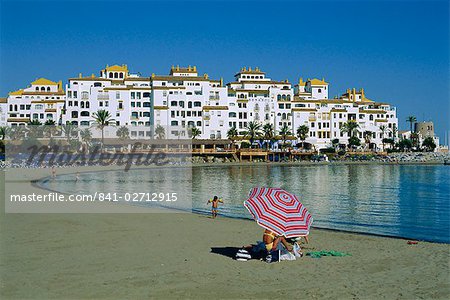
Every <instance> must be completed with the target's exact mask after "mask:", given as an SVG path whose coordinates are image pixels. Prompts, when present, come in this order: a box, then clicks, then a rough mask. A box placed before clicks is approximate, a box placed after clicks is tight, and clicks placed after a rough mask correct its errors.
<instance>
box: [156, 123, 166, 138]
mask: <svg viewBox="0 0 450 300" xmlns="http://www.w3.org/2000/svg"><path fill="white" fill-rule="evenodd" d="M155 135H156V138H157V139H158V140H162V139H163V138H165V136H166V131H165V129H164V127H162V126H161V125H158V126H156V128H155Z"/></svg>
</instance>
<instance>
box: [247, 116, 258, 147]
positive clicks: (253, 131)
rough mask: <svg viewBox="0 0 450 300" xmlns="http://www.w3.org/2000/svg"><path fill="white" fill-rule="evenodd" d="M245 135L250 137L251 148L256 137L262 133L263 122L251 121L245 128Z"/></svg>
mask: <svg viewBox="0 0 450 300" xmlns="http://www.w3.org/2000/svg"><path fill="white" fill-rule="evenodd" d="M245 130H246V131H245V135H246V136H248V137H249V140H250V148H251V147H253V142H254V141H255V139H256V138H257V137H258V136H260V135H261V124H260V123H259V122H256V121H250V122H248V124H247V127H246V128H245Z"/></svg>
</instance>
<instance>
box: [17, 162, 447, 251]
mask: <svg viewBox="0 0 450 300" xmlns="http://www.w3.org/2000/svg"><path fill="white" fill-rule="evenodd" d="M333 165H402V166H403V165H430V166H435V165H440V164H434V163H424V162H420V163H403V164H396V163H379V162H337V163H329V162H300V163H299V162H285V163H278V162H245V163H242V162H240V163H235V162H230V163H204V164H191V165H181V166H180V165H166V166H147V167H137V168H132V169H130V170H145V169H162V168H180V167H181V168H199V167H207V168H214V167H217V168H222V167H228V166H231V167H236V166H257V167H264V166H267V167H272V166H333ZM44 169H46V168H44ZM80 169H81V170H80ZM29 170H30V169H27V171H29ZM34 170H38V171H41V170H42V169H34ZM57 170H58V175H73V174H76V173H80V174H83V173H97V172H109V171H112V172H114V171H123V167H122V166H107V167H105V166H95V167H92V166H78V167H67V168H58V169H57ZM27 173H28V172H27ZM125 174H126V173H125ZM36 175H38V174H34V176H32V178H25V180H24V181H25V182H29V185H30V186H31V187H33V188H34V189H37V190H40V191H48V192H53V193H59V194H67V193H65V192H61V191H56V190H53V189H51V188H46V187H43V186H42V185H40V184H39V183H38V182H39V181H43V180H46V179H49V178H51V175H50V174H48V175H47V176H44V177H39V176H36ZM14 181H17V180H14ZM99 204H100V205H101V203H99ZM108 204H110V205H117V204H119V206H121V207H123V206H129V207H132V208H133V209H138V210H139V209H163V210H171V211H173V212H175V213H190V214H194V215H200V216H205V215H206V216H208V215H209V214H207V213H202V212H195V211H192V210H190V211H189V210H179V209H176V208H166V207H156V208H155V207H151V208H149V207H146V206H143V205H139V204H137V203H135V204H133V203H132V202H122V203H108ZM133 211H134V210H133ZM134 212H135V211H134ZM119 213H120V212H119ZM219 215H220V214H219ZM221 217H222V218H229V219H235V220H244V221H252V220H251V219H247V218H242V217H237V216H226V215H221ZM312 228H314V229H319V230H328V231H333V232H340V233H349V234H359V235H367V236H377V237H383V238H392V239H401V240H417V241H421V242H427V243H437V244H449V245H450V243H449V242H445V241H444V242H443V241H433V240H430V241H427V240H420V239H414V238H411V237H404V236H394V235H386V234H378V233H371V232H360V231H351V230H345V229H335V228H327V227H320V226H319V227H318V226H314V225H313V226H312Z"/></svg>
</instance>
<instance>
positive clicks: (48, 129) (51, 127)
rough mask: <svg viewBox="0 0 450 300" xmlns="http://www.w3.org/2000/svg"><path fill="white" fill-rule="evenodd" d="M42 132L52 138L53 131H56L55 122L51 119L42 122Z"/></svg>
mask: <svg viewBox="0 0 450 300" xmlns="http://www.w3.org/2000/svg"><path fill="white" fill-rule="evenodd" d="M44 125H45V126H44V134H45V135H46V136H49V137H50V138H52V136H53V133H54V132H55V131H56V129H57V128H56V122H55V121H53V120H47V121H45V123H44Z"/></svg>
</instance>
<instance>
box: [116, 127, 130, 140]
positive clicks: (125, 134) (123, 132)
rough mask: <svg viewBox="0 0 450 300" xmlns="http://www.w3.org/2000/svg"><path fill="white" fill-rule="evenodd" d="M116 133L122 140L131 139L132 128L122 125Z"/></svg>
mask: <svg viewBox="0 0 450 300" xmlns="http://www.w3.org/2000/svg"><path fill="white" fill-rule="evenodd" d="M116 135H117V137H118V138H119V139H121V140H126V139H129V138H130V130H129V129H128V128H127V127H125V126H121V127H119V129H117V131H116Z"/></svg>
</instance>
